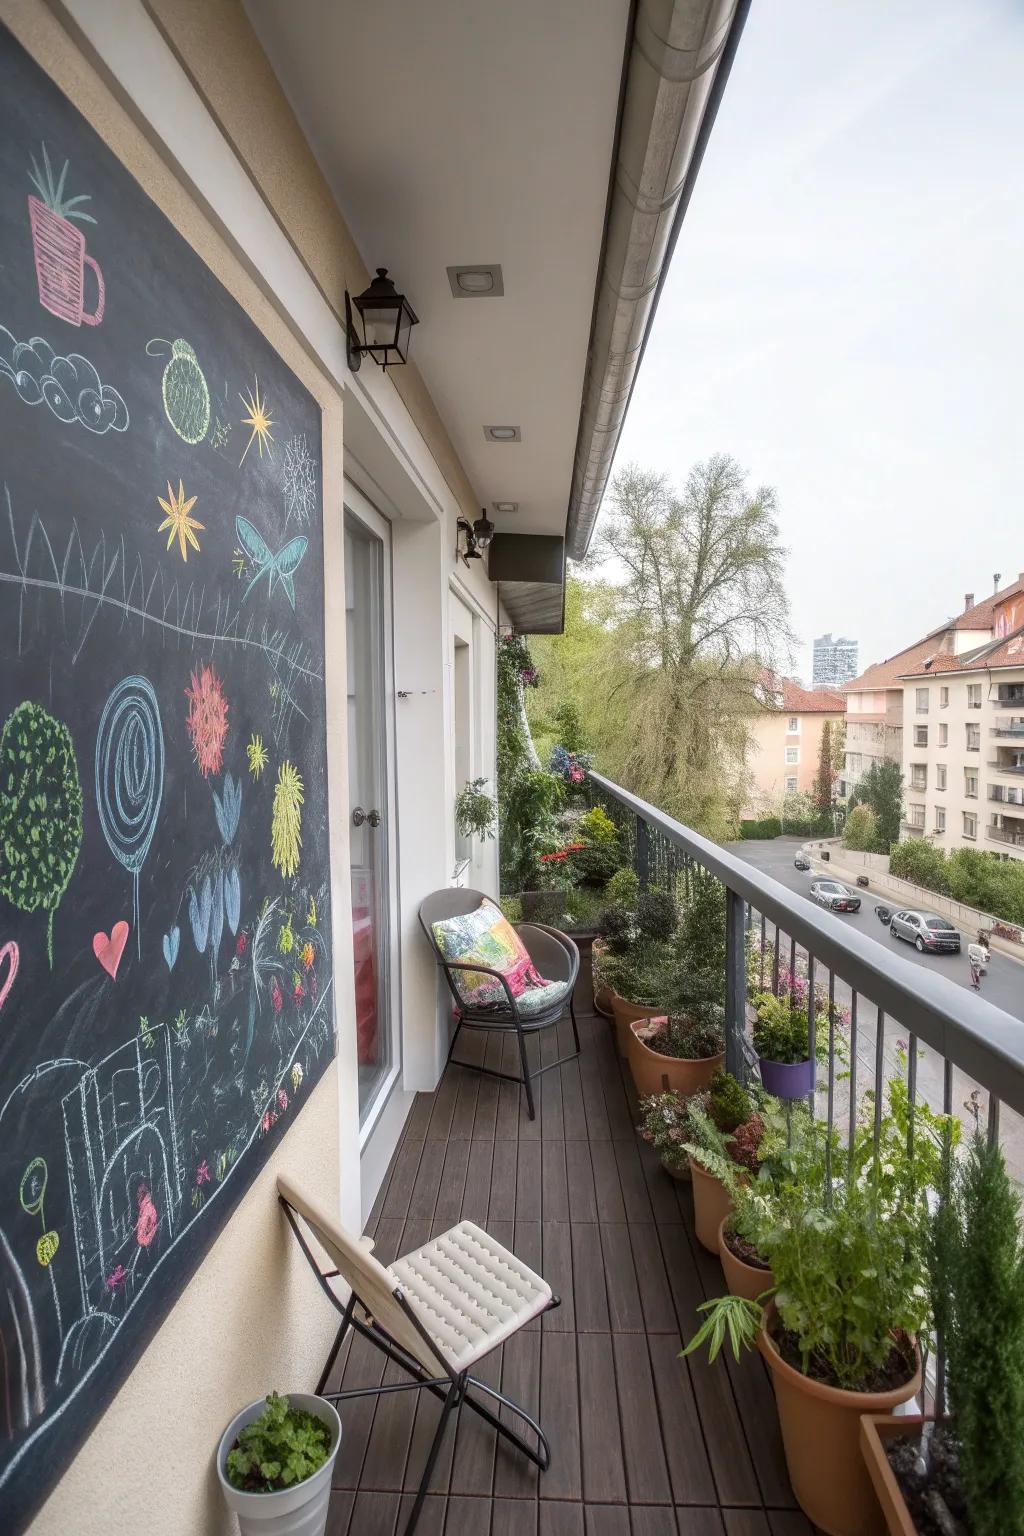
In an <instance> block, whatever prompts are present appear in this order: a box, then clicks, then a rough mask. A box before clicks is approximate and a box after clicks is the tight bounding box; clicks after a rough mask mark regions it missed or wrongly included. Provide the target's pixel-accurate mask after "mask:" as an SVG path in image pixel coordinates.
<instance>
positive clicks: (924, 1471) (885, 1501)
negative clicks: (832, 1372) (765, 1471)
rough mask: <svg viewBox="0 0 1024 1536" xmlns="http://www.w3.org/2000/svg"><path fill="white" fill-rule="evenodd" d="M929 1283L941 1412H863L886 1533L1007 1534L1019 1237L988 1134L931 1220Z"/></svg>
mask: <svg viewBox="0 0 1024 1536" xmlns="http://www.w3.org/2000/svg"><path fill="white" fill-rule="evenodd" d="M931 1289H932V1304H933V1311H934V1315H935V1321H936V1324H937V1325H938V1326H939V1327H940V1328H941V1330H942V1335H943V1343H944V1348H945V1356H946V1397H947V1400H948V1403H949V1408H950V1413H951V1417H950V1418H949V1419H943V1420H942V1421H941V1422H939V1423H933V1422H932V1421H930V1420H926V1419H923V1418H920V1417H914V1418H909V1417H899V1418H896V1417H888V1416H874V1415H865V1416H864V1417H863V1418H862V1419H861V1444H862V1448H863V1451H864V1457H865V1460H866V1462H867V1465H868V1470H869V1472H870V1475H871V1480H872V1482H873V1484H874V1487H875V1492H876V1493H877V1495H878V1500H879V1503H880V1504H881V1506H882V1511H883V1513H884V1515H885V1519H886V1523H887V1525H888V1528H889V1531H890V1532H895V1533H899V1536H913V1533H914V1532H916V1531H920V1532H926V1531H929V1530H932V1529H936V1528H938V1529H943V1528H945V1529H949V1530H967V1531H970V1532H972V1536H1007V1533H1010V1532H1015V1531H1020V1530H1021V1528H1022V1523H1024V1433H1022V1425H1024V1242H1022V1237H1021V1225H1020V1197H1019V1195H1018V1193H1017V1191H1016V1189H1015V1188H1014V1186H1013V1184H1012V1182H1011V1180H1010V1177H1009V1175H1008V1173H1007V1171H1006V1163H1005V1160H1004V1157H1003V1154H1002V1151H1001V1149H1000V1147H999V1146H998V1144H996V1145H992V1146H990V1145H989V1144H988V1142H987V1140H986V1138H984V1137H983V1136H980V1135H976V1136H975V1137H974V1139H973V1141H972V1144H971V1147H970V1149H969V1152H968V1156H967V1157H966V1159H964V1161H963V1162H961V1163H959V1164H958V1165H956V1166H955V1168H954V1169H953V1172H952V1177H951V1180H950V1187H949V1191H948V1196H947V1199H946V1201H945V1202H943V1203H942V1204H940V1205H939V1206H938V1208H937V1210H936V1212H935V1214H934V1216H933V1219H932V1243H931Z"/></svg>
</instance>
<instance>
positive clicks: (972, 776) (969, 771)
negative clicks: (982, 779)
mask: <svg viewBox="0 0 1024 1536" xmlns="http://www.w3.org/2000/svg"><path fill="white" fill-rule="evenodd" d="M972 780H973V781H974V788H973V789H972V788H971V781H972ZM979 788H980V785H979V782H978V770H977V768H965V769H964V799H965V800H977V799H978V790H979Z"/></svg>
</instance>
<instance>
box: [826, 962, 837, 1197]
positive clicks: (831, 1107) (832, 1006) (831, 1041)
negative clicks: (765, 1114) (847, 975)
mask: <svg viewBox="0 0 1024 1536" xmlns="http://www.w3.org/2000/svg"><path fill="white" fill-rule="evenodd" d="M835 1118H836V973H835V971H831V970H830V971H829V973H828V1108H827V1111H826V1121H827V1125H828V1135H827V1137H826V1139H825V1200H826V1203H827V1204H828V1205H831V1204H832V1130H833V1127H834V1125H835Z"/></svg>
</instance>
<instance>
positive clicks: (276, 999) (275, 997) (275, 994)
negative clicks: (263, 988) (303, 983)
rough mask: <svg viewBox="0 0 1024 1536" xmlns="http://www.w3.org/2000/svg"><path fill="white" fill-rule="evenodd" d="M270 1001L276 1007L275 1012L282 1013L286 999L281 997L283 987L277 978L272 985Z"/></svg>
mask: <svg viewBox="0 0 1024 1536" xmlns="http://www.w3.org/2000/svg"><path fill="white" fill-rule="evenodd" d="M270 1001H271V1002H272V1003H273V1005H274V1012H275V1013H280V1012H281V1009H282V1008H283V1007H284V998H283V997H282V996H281V987H280V983H279V982H278V979H277V977H276V976H275V977H274V979H273V981H272V982H271V983H270Z"/></svg>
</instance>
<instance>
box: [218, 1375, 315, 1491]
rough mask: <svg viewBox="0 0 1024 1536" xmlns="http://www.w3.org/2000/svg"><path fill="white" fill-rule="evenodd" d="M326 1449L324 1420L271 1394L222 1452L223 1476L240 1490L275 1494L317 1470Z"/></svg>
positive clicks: (274, 1393) (285, 1399)
mask: <svg viewBox="0 0 1024 1536" xmlns="http://www.w3.org/2000/svg"><path fill="white" fill-rule="evenodd" d="M330 1449H331V1431H330V1428H329V1427H328V1425H327V1424H325V1422H324V1421H323V1419H319V1418H317V1416H316V1414H313V1413H307V1412H306V1411H305V1409H302V1408H293V1407H292V1406H291V1404H290V1403H289V1401H288V1399H287V1398H286V1397H280V1396H279V1395H278V1394H277V1393H276V1392H271V1393H270V1395H269V1397H268V1398H267V1406H266V1408H264V1410H263V1412H262V1413H261V1414H260V1416H259V1418H258V1419H253V1421H252V1423H251V1424H247V1425H246V1426H245V1428H244V1429H241V1430H239V1432H238V1438H237V1439H236V1441H235V1443H234V1446H233V1447H232V1449H231V1450H230V1451H229V1452H228V1454H227V1466H226V1472H227V1478H228V1482H229V1483H230V1484H231V1486H232V1487H233V1488H239V1489H241V1490H242V1491H243V1492H245V1493H274V1492H277V1491H278V1490H280V1489H282V1488H290V1487H292V1485H293V1484H295V1483H301V1482H303V1481H304V1480H305V1479H306V1478H307V1477H312V1476H313V1473H314V1472H318V1471H319V1470H320V1468H321V1467H322V1466H323V1464H324V1462H325V1461H326V1460H327V1457H328V1455H329V1454H330Z"/></svg>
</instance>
